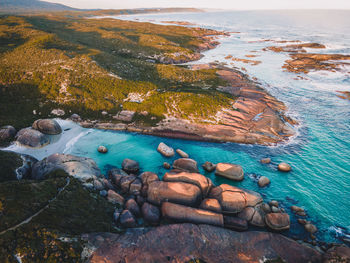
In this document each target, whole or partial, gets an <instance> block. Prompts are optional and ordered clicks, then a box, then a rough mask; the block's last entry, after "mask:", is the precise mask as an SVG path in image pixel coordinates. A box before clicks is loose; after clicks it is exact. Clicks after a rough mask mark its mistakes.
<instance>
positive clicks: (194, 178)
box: [163, 172, 213, 197]
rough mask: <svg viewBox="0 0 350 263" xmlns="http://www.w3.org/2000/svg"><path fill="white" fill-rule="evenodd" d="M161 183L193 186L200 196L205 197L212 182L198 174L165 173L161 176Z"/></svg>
mask: <svg viewBox="0 0 350 263" xmlns="http://www.w3.org/2000/svg"><path fill="white" fill-rule="evenodd" d="M163 181H165V182H184V183H189V184H194V185H196V186H198V187H199V188H200V189H201V192H202V196H203V197H206V196H207V194H208V193H209V191H210V189H211V187H212V186H213V183H212V181H211V180H210V179H209V178H207V177H205V176H204V175H201V174H198V173H188V172H181V173H172V172H169V173H166V174H165V175H164V176H163Z"/></svg>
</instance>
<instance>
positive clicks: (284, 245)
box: [87, 223, 344, 263]
mask: <svg viewBox="0 0 350 263" xmlns="http://www.w3.org/2000/svg"><path fill="white" fill-rule="evenodd" d="M87 239H88V240H87V241H88V242H89V245H91V246H93V247H96V250H95V251H94V252H93V253H92V255H91V257H90V262H91V263H98V262H104V263H115V262H133V263H151V262H189V261H191V260H193V259H198V260H201V261H202V262H206V263H217V262H237V263H248V262H262V261H263V260H265V261H267V260H269V261H272V260H274V261H276V262H278V261H277V260H279V261H280V262H288V263H294V262H310V263H316V262H317V263H318V262H322V255H321V253H319V252H318V251H317V250H315V249H313V248H311V247H308V246H304V245H301V244H298V243H297V242H296V241H294V240H292V239H289V238H287V237H285V236H282V235H280V234H277V233H269V232H259V231H248V232H243V233H242V232H236V231H231V230H229V229H225V228H221V227H216V226H210V225H195V224H186V223H185V224H173V225H164V226H159V227H155V228H146V229H139V228H134V229H128V230H127V231H126V233H123V234H112V233H102V234H101V233H98V234H89V235H88V236H87ZM101 240H102V242H101ZM343 254H344V253H343ZM332 258H333V256H332ZM328 262H331V261H328Z"/></svg>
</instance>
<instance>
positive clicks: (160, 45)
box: [0, 12, 233, 128]
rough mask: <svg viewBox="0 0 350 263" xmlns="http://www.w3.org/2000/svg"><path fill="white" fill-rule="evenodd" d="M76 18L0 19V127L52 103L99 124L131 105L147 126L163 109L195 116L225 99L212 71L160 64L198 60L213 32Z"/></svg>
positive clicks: (24, 120)
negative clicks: (133, 99) (134, 97)
mask: <svg viewBox="0 0 350 263" xmlns="http://www.w3.org/2000/svg"><path fill="white" fill-rule="evenodd" d="M78 14H79V15H78ZM83 15H84V13H83V12H78V13H74V12H73V13H65V12H63V13H61V14H59V13H56V14H51V15H46V16H44V15H32V16H2V17H1V16H0V125H7V124H11V125H14V126H15V127H16V128H22V127H25V126H28V125H30V124H31V123H32V122H33V121H34V120H35V119H37V118H39V117H47V116H50V112H51V110H52V109H53V108H61V109H64V110H65V112H66V117H67V116H69V115H70V114H72V113H78V114H79V115H81V116H82V117H83V118H89V119H100V120H106V121H115V120H114V119H113V118H112V116H113V115H115V114H116V113H118V112H119V111H120V110H121V109H123V108H124V109H131V110H135V111H137V112H138V113H137V114H136V115H135V120H136V121H138V122H141V123H144V124H147V125H154V124H155V123H156V122H155V120H156V121H159V120H161V119H162V118H164V117H165V115H164V114H168V115H169V114H175V115H176V116H178V117H182V118H188V119H192V120H198V121H200V120H199V119H200V118H207V119H210V118H212V117H213V116H214V115H215V113H216V112H217V111H218V110H220V109H221V108H222V107H226V106H228V105H229V104H230V103H232V100H233V98H231V97H230V96H229V95H228V94H224V93H221V92H218V91H217V90H216V88H217V87H218V86H220V85H225V84H226V82H225V81H223V80H222V79H220V78H219V77H218V76H217V74H216V69H202V70H191V69H189V68H187V67H184V66H175V65H169V64H164V63H178V62H183V61H190V60H194V59H198V57H199V53H198V51H199V50H200V48H201V46H202V45H203V44H205V43H206V42H208V41H209V40H208V38H209V36H210V35H215V34H220V33H219V32H216V31H212V30H206V29H199V28H186V27H179V26H161V25H155V24H150V23H138V22H130V21H122V20H115V19H86V18H81V17H82V16H83ZM85 15H88V13H86V14H85ZM130 93H134V94H137V95H138V96H140V97H143V99H144V100H143V101H142V102H130V99H129V94H130ZM190 101H191V103H190ZM104 110H106V111H108V113H109V114H110V115H106V116H102V115H101V111H104ZM33 111H34V112H33ZM142 111H147V112H148V113H149V114H148V115H147V116H146V117H142V116H145V115H144V114H143V115H142V114H140V113H141V112H142Z"/></svg>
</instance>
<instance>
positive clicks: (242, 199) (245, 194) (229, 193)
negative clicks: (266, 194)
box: [209, 184, 263, 214]
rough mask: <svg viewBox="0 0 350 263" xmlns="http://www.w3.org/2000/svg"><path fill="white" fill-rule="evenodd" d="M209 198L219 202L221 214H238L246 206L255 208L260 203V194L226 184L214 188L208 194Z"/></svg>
mask: <svg viewBox="0 0 350 263" xmlns="http://www.w3.org/2000/svg"><path fill="white" fill-rule="evenodd" d="M209 197H211V198H215V199H217V200H218V201H219V203H220V205H221V208H222V211H223V213H232V214H235V213H239V212H241V211H242V210H243V209H244V208H246V207H248V206H256V205H257V204H259V203H261V202H262V201H263V200H262V197H261V195H260V194H258V193H256V192H253V191H250V190H247V189H243V188H238V187H235V186H231V185H228V184H222V185H220V186H217V187H214V188H212V189H211V191H210V193H209Z"/></svg>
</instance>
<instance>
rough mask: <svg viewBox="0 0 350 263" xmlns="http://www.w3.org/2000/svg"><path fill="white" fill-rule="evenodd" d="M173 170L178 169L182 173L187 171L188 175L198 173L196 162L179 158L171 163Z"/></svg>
mask: <svg viewBox="0 0 350 263" xmlns="http://www.w3.org/2000/svg"><path fill="white" fill-rule="evenodd" d="M173 168H174V169H179V170H183V171H187V172H190V173H198V172H199V170H198V167H197V162H196V161H195V160H193V159H190V158H180V159H177V160H175V161H174V163H173Z"/></svg>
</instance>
